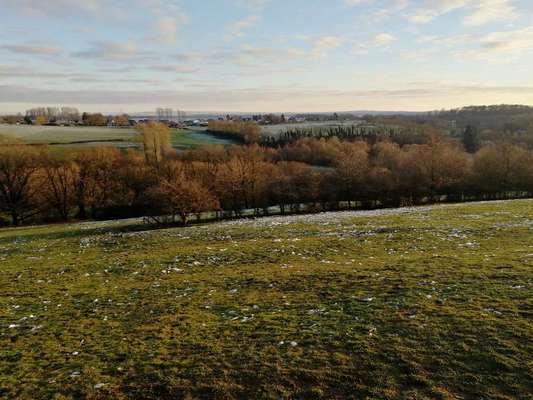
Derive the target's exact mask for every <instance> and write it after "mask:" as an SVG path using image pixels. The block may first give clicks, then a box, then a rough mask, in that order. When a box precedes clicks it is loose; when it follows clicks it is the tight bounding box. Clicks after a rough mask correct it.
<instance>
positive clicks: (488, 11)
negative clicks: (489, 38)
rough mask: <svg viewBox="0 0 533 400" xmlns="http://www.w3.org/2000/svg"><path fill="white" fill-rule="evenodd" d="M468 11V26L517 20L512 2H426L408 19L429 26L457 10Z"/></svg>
mask: <svg viewBox="0 0 533 400" xmlns="http://www.w3.org/2000/svg"><path fill="white" fill-rule="evenodd" d="M460 9H461V10H462V9H464V10H466V12H467V13H468V14H467V15H466V16H465V17H464V18H463V24H464V25H467V26H481V25H485V24H487V23H490V22H495V21H509V20H513V19H515V18H517V12H516V9H515V7H514V6H513V5H512V0H426V1H425V2H424V5H423V6H422V7H419V8H418V9H416V10H415V12H414V13H412V14H411V15H410V16H409V17H408V19H409V20H410V21H411V22H413V23H416V24H427V23H428V22H431V21H433V20H434V19H436V18H438V17H440V16H442V15H445V14H448V13H450V12H452V11H456V10H460Z"/></svg>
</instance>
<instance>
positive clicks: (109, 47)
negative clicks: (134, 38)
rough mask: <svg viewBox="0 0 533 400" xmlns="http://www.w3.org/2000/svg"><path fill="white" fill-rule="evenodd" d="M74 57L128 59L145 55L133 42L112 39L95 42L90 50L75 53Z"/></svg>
mask: <svg viewBox="0 0 533 400" xmlns="http://www.w3.org/2000/svg"><path fill="white" fill-rule="evenodd" d="M73 56H74V57H79V58H90V59H96V60H107V61H117V60H128V59H133V58H138V57H141V56H143V54H141V53H140V52H139V51H138V50H137V46H136V45H135V43H133V42H125V43H117V42H111V41H98V42H94V43H93V45H92V47H91V48H90V49H88V50H83V51H79V52H75V53H73Z"/></svg>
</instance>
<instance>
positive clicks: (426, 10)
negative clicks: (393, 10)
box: [409, 0, 474, 24]
mask: <svg viewBox="0 0 533 400" xmlns="http://www.w3.org/2000/svg"><path fill="white" fill-rule="evenodd" d="M472 2H474V0H426V1H425V2H424V5H423V6H422V7H420V8H418V9H417V10H415V12H414V13H413V14H411V15H410V16H409V20H410V21H411V22H413V23H416V24H427V23H428V22H431V21H433V20H434V19H435V18H437V17H440V16H441V15H444V14H447V13H449V12H451V11H454V10H458V9H460V8H463V7H466V6H467V5H469V4H471V3H472Z"/></svg>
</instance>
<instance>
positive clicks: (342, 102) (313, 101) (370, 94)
mask: <svg viewBox="0 0 533 400" xmlns="http://www.w3.org/2000/svg"><path fill="white" fill-rule="evenodd" d="M128 81H129V80H128ZM411 86H412V85H411ZM531 96H533V87H532V86H504V85H502V86H491V85H476V84H471V85H460V84H459V85H435V84H432V83H426V84H420V85H415V87H411V88H397V89H378V90H350V89H329V90H324V89H319V88H315V87H285V86H284V87H269V86H259V87H250V88H243V89H229V88H220V87H218V86H216V85H215V86H210V85H207V86H205V87H199V88H198V89H197V90H194V89H181V90H179V89H178V90H170V89H161V90H151V91H148V92H147V91H141V90H84V91H80V90H64V89H35V88H31V87H25V86H11V85H1V86H0V103H7V104H13V103H24V104H39V103H40V104H47V103H53V104H58V103H59V104H72V105H81V106H82V107H83V108H93V109H94V108H96V107H102V105H105V106H106V108H107V110H106V111H108V112H109V111H110V110H109V108H112V107H117V108H118V107H120V108H127V109H132V108H137V111H138V110H139V109H145V108H144V107H153V108H155V107H156V106H157V105H160V104H180V103H181V104H187V108H189V109H197V110H201V109H203V110H209V109H211V110H228V111H229V110H235V111H265V112H268V111H325V110H326V111H331V110H338V111H340V110H364V109H367V110H369V109H370V110H372V109H373V110H396V111H398V110H426V111H429V110H431V109H437V108H440V107H448V108H451V107H456V106H458V105H467V104H476V103H479V99H480V98H482V99H484V101H485V102H486V104H490V103H499V102H508V103H522V104H523V103H526V104H527V103H528V100H527V99H529V103H530V102H531V100H530V99H531ZM140 107H143V108H140Z"/></svg>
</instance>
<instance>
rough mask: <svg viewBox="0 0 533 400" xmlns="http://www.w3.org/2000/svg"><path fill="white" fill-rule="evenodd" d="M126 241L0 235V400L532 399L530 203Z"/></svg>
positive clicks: (106, 233) (106, 234)
mask: <svg viewBox="0 0 533 400" xmlns="http://www.w3.org/2000/svg"><path fill="white" fill-rule="evenodd" d="M126 225H127V223H124V222H115V223H100V224H80V225H69V226H50V227H38V228H26V229H10V230H2V231H0V287H1V288H2V290H1V297H0V349H2V351H1V352H0V397H2V395H4V396H5V397H7V398H15V397H16V398H28V399H29V398H32V399H37V398H51V397H53V396H54V395H56V396H57V395H58V394H62V395H64V396H66V397H67V398H80V397H85V398H102V399H105V398H121V397H123V398H143V399H149V398H153V399H155V398H163V399H166V398H169V399H170V398H173V399H174V398H180V397H181V396H189V398H196V397H220V398H233V397H240V398H280V397H282V398H320V397H324V398H334V397H337V398H346V397H351V398H376V399H378V398H379V399H382V398H413V399H414V398H417V399H422V398H442V399H448V398H449V399H454V398H466V399H516V398H527V396H528V393H531V390H532V389H533V387H532V382H533V376H532V367H533V364H532V359H531V354H532V353H533V345H532V343H533V340H532V339H533V322H532V319H531V317H532V307H533V300H532V284H533V282H532V280H533V272H532V267H533V201H514V202H505V203H490V204H469V205H457V206H456V205H449V206H440V207H435V208H420V209H415V210H414V211H413V210H402V211H387V212H374V213H372V212H371V213H366V214H365V213H362V214H355V213H340V214H326V215H316V216H304V217H284V218H271V219H261V220H257V221H239V222H226V223H221V224H216V225H207V226H197V227H191V228H186V229H169V230H159V231H145V232H143V231H138V232H134V231H130V232H120V231H121V229H122V230H123V229H124V228H126V227H127V226H126ZM10 325H12V327H11V328H9V326H10ZM13 325H14V326H13ZM291 342H293V343H291ZM100 384H105V385H100ZM95 385H96V387H95ZM58 398H62V397H60V396H58Z"/></svg>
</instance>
